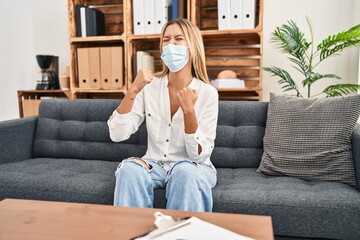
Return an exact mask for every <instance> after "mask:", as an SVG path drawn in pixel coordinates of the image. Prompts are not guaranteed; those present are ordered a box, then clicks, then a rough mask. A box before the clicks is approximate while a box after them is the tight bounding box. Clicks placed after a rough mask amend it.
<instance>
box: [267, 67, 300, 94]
mask: <svg viewBox="0 0 360 240" xmlns="http://www.w3.org/2000/svg"><path fill="white" fill-rule="evenodd" d="M263 69H264V70H265V71H267V72H270V73H272V76H277V77H279V78H280V79H279V80H278V83H279V84H280V85H282V89H283V90H284V91H285V92H286V91H291V90H294V91H296V95H297V96H301V94H300V92H299V90H298V87H297V85H296V83H295V81H294V80H293V79H292V78H291V76H290V74H289V73H288V72H287V71H285V70H283V69H281V68H278V67H264V68H263Z"/></svg>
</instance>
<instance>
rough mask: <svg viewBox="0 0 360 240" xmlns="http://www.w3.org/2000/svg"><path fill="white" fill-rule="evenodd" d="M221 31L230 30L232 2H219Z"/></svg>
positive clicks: (219, 0)
mask: <svg viewBox="0 0 360 240" xmlns="http://www.w3.org/2000/svg"><path fill="white" fill-rule="evenodd" d="M217 2H218V24H219V30H223V29H230V0H218V1H217Z"/></svg>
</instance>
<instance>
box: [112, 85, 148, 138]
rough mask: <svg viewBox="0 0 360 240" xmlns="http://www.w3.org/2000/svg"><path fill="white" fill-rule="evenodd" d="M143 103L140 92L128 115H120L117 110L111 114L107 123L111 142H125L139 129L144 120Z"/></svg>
mask: <svg viewBox="0 0 360 240" xmlns="http://www.w3.org/2000/svg"><path fill="white" fill-rule="evenodd" d="M143 102H144V101H143V94H142V92H140V93H139V94H138V95H137V96H136V98H135V102H134V105H133V107H132V109H131V111H130V112H129V113H126V114H120V113H118V112H117V110H115V111H114V112H113V113H112V115H111V116H110V118H109V120H108V121H107V124H108V127H109V133H110V138H111V140H112V141H114V142H121V141H125V140H127V139H129V137H130V136H131V134H133V133H135V132H136V131H137V130H138V129H139V126H140V125H141V123H142V122H143V121H144V118H145V114H144V103H143Z"/></svg>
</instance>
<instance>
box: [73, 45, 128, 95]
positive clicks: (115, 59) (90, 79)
mask: <svg viewBox="0 0 360 240" xmlns="http://www.w3.org/2000/svg"><path fill="white" fill-rule="evenodd" d="M77 61H78V62H77V65H78V76H79V88H82V89H114V90H115V89H122V88H123V87H124V77H123V75H124V74H123V47H93V48H78V49H77Z"/></svg>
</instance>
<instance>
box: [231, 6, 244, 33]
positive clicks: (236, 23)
mask: <svg viewBox="0 0 360 240" xmlns="http://www.w3.org/2000/svg"><path fill="white" fill-rule="evenodd" d="M242 5H243V0H230V29H241V28H242V12H243V6H242Z"/></svg>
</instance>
